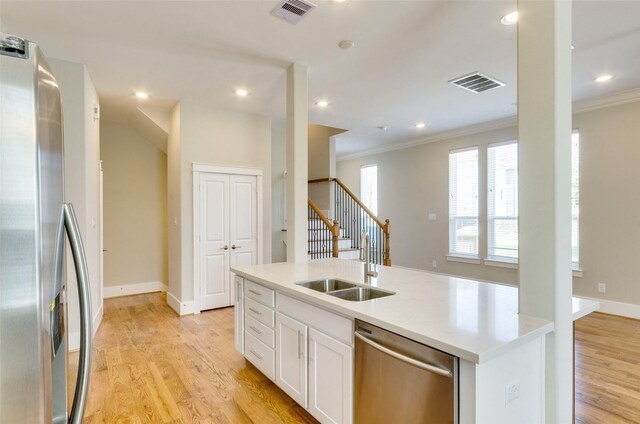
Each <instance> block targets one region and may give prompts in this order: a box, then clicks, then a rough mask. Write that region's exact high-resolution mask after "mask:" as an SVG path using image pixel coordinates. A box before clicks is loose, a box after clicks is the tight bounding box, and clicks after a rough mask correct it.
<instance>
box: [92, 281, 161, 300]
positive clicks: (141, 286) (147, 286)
mask: <svg viewBox="0 0 640 424" xmlns="http://www.w3.org/2000/svg"><path fill="white" fill-rule="evenodd" d="M159 291H167V286H166V285H165V284H164V283H162V282H160V281H149V282H147V283H135V284H124V285H122V286H104V291H103V292H102V295H103V296H104V298H105V299H108V298H110V297H118V296H130V295H133V294H143V293H153V292H159Z"/></svg>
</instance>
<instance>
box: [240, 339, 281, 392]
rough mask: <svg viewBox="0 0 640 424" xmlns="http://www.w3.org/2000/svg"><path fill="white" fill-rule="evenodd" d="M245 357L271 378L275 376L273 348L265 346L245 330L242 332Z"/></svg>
mask: <svg viewBox="0 0 640 424" xmlns="http://www.w3.org/2000/svg"><path fill="white" fill-rule="evenodd" d="M244 348H245V351H244V355H245V358H247V360H248V361H249V362H251V363H252V364H253V365H255V366H256V368H258V369H259V370H260V371H262V373H263V374H264V375H266V376H267V377H269V378H270V379H271V380H273V379H275V378H276V373H275V369H276V357H275V354H274V351H273V349H271V348H269V347H268V346H266V345H265V344H264V343H262V342H261V341H260V340H258V339H256V338H255V337H253V336H252V335H251V334H249V333H247V332H246V331H245V333H244Z"/></svg>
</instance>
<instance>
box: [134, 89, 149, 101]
mask: <svg viewBox="0 0 640 424" xmlns="http://www.w3.org/2000/svg"><path fill="white" fill-rule="evenodd" d="M136 97H137V98H139V99H148V98H149V95H148V94H147V93H145V92H144V91H136Z"/></svg>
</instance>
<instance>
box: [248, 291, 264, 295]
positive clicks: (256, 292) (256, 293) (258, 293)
mask: <svg viewBox="0 0 640 424" xmlns="http://www.w3.org/2000/svg"><path fill="white" fill-rule="evenodd" d="M249 291H250V292H251V293H253V294H255V295H257V296H262V293H260V292H259V291H256V290H253V289H249Z"/></svg>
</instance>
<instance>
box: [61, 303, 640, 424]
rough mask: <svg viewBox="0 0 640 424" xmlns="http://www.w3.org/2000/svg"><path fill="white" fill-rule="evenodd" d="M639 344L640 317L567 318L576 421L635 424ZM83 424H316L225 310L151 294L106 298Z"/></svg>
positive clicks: (639, 399) (639, 397) (639, 417)
mask: <svg viewBox="0 0 640 424" xmlns="http://www.w3.org/2000/svg"><path fill="white" fill-rule="evenodd" d="M639 341H640V321H635V320H630V319H625V318H618V317H613V316H608V315H602V314H592V315H590V316H588V317H585V318H583V319H581V320H579V321H578V322H577V323H576V422H577V423H579V424H587V423H588V424H617V423H640V342H639ZM69 367H70V369H72V370H75V368H76V367H77V354H72V355H71V358H70V365H69ZM70 379H71V380H72V381H75V375H71V376H70ZM69 390H70V395H71V393H72V392H73V388H70V389H69ZM84 422H85V423H259V424H262V423H283V422H284V423H315V422H316V421H315V420H314V419H313V418H312V417H311V416H310V415H309V414H307V412H306V411H304V410H303V409H302V408H301V407H299V406H298V405H297V404H296V403H295V402H294V401H293V400H291V399H290V398H289V397H288V396H287V395H285V394H284V393H283V392H282V391H281V390H280V389H279V388H278V387H277V386H275V385H274V384H273V383H272V382H271V381H270V380H269V379H267V378H266V377H264V376H263V375H262V374H261V373H260V372H259V371H258V370H256V369H255V368H254V367H253V366H252V365H251V364H249V363H248V362H246V361H245V360H244V358H243V357H242V356H241V355H240V354H238V353H237V352H236V351H235V350H234V347H233V308H226V309H221V310H216V311H209V312H204V313H202V314H199V315H192V316H187V317H182V318H179V317H177V316H176V314H175V313H174V312H173V311H172V310H171V309H170V308H169V307H168V306H167V305H166V303H165V296H164V295H163V294H160V293H154V294H148V295H140V296H130V297H121V298H115V299H107V300H105V302H104V319H103V321H102V324H101V326H100V329H99V330H98V333H97V334H96V338H95V340H94V348H93V366H92V374H91V384H90V393H89V399H88V403H87V407H86V411H85V420H84Z"/></svg>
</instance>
